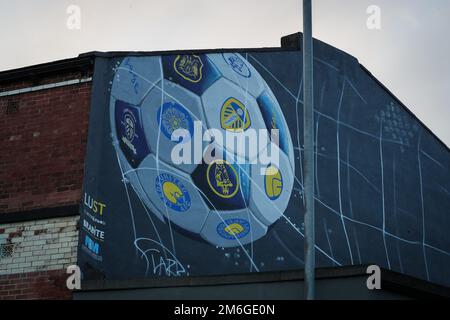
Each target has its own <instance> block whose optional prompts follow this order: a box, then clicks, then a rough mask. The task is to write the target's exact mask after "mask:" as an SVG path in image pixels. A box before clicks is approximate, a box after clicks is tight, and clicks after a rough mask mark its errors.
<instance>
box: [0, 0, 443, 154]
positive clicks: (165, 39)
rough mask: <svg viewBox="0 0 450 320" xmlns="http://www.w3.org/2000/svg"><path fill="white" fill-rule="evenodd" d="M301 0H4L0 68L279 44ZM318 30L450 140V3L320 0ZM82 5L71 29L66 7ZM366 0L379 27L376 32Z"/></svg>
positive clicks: (297, 26)
mask: <svg viewBox="0 0 450 320" xmlns="http://www.w3.org/2000/svg"><path fill="white" fill-rule="evenodd" d="M301 2H302V1H301V0H190V1H186V0H162V1H156V0H121V1H112V0H69V1H67V0H0V39H1V41H0V52H1V58H2V59H1V60H0V70H7V69H12V68H18V67H23V66H27V65H33V64H37V63H42V62H48V61H53V60H57V59H64V58H69V57H75V56H77V55H78V54H79V53H82V52H87V51H94V50H97V51H112V50H120V51H128V50H146V51H153V50H171V49H201V48H241V47H271V46H279V44H280V37H281V36H283V35H287V34H290V33H294V32H297V31H300V30H301ZM313 4H314V6H313V8H314V24H313V28H314V37H316V38H318V39H320V40H322V41H325V42H327V43H329V44H331V45H334V46H336V47H338V48H340V49H342V50H344V51H346V52H348V53H350V54H352V55H354V56H355V57H357V58H358V59H359V61H360V62H361V63H362V64H363V65H365V66H366V67H367V68H368V69H369V70H370V71H371V72H372V73H373V74H374V75H375V76H376V77H377V78H378V79H379V80H380V81H381V82H383V83H384V84H385V85H386V86H387V87H388V88H389V89H390V90H391V91H392V92H393V93H394V94H395V95H396V96H397V97H398V98H399V99H400V100H402V101H403V102H404V103H405V104H406V105H407V106H408V107H409V108H410V109H411V111H412V112H413V113H415V114H416V115H417V116H418V117H419V118H420V119H421V120H422V121H423V122H424V123H425V124H426V125H427V126H429V127H430V128H431V129H432V130H433V131H434V132H435V133H436V134H437V135H438V136H439V137H440V138H441V139H442V140H443V141H444V142H445V143H446V144H447V145H448V146H450V125H449V124H448V122H449V121H450V103H449V102H448V98H449V97H448V96H449V94H450V40H449V39H450V37H449V33H450V1H449V0H429V1H426V0H395V1H393V0H372V1H367V0H313ZM70 5H77V6H79V8H80V9H81V29H79V30H69V29H68V28H67V19H68V17H69V14H67V12H66V10H67V8H68V7H69V6H70ZM369 5H377V6H378V7H379V8H380V9H381V30H369V29H368V28H367V26H366V21H367V19H368V17H369V15H368V14H367V13H366V10H367V8H368V6H369Z"/></svg>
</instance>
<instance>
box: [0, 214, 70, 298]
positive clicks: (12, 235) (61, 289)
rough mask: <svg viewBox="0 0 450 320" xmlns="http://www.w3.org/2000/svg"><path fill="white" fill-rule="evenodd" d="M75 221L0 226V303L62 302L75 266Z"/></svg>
mask: <svg viewBox="0 0 450 320" xmlns="http://www.w3.org/2000/svg"><path fill="white" fill-rule="evenodd" d="M77 242H78V217H65V218H55V219H49V220H37V221H29V222H22V223H11V224H4V225H1V226H0V299H2V298H3V299H31V298H36V299H37V298H40V299H50V298H52V299H65V298H70V297H71V293H70V291H69V290H67V289H66V279H67V275H66V273H65V270H66V268H67V267H68V266H69V265H73V264H76V259H77V255H76V250H77Z"/></svg>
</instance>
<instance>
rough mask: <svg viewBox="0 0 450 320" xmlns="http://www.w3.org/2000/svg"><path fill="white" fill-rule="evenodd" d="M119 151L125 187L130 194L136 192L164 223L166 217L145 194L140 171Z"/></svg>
mask: <svg viewBox="0 0 450 320" xmlns="http://www.w3.org/2000/svg"><path fill="white" fill-rule="evenodd" d="M116 150H117V153H118V154H117V156H118V161H120V164H119V165H120V170H121V171H122V174H123V178H124V182H125V184H124V187H127V188H128V193H130V192H131V190H134V192H135V193H136V195H137V196H138V198H139V199H140V200H141V201H142V202H143V203H144V205H146V206H147V208H149V209H150V210H151V211H152V212H154V213H155V215H156V216H157V217H158V219H159V220H161V221H163V222H164V217H163V215H162V214H161V213H159V212H158V210H157V208H156V207H155V206H154V205H153V203H152V202H151V201H150V199H149V198H148V196H147V193H145V190H144V188H143V186H142V185H141V182H140V180H139V177H138V174H137V173H138V169H134V168H132V167H131V166H130V165H129V164H128V161H127V159H126V157H125V156H124V155H123V154H122V152H121V151H120V149H118V148H116Z"/></svg>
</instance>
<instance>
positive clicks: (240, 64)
mask: <svg viewBox="0 0 450 320" xmlns="http://www.w3.org/2000/svg"><path fill="white" fill-rule="evenodd" d="M222 56H223V58H224V59H225V61H226V62H227V63H228V65H229V66H230V67H231V69H233V70H234V71H235V72H236V73H238V74H239V75H241V76H243V77H245V78H250V77H251V75H252V73H251V71H250V68H249V67H247V65H246V64H245V62H244V61H243V60H242V59H241V58H240V57H239V56H238V55H237V54H235V53H224V54H222Z"/></svg>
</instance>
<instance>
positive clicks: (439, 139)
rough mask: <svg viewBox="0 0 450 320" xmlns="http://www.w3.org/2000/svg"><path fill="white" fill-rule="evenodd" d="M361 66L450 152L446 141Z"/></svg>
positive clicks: (363, 67)
mask: <svg viewBox="0 0 450 320" xmlns="http://www.w3.org/2000/svg"><path fill="white" fill-rule="evenodd" d="M359 66H360V67H361V69H362V70H363V71H364V72H366V73H367V74H368V75H369V76H370V77H371V78H372V79H373V80H374V81H375V82H376V83H377V84H378V85H379V86H380V87H381V88H382V89H384V90H385V91H386V92H387V93H388V94H389V95H391V96H392V98H394V100H395V101H396V102H397V103H398V104H399V105H400V106H401V107H403V109H405V110H406V112H408V113H409V114H410V115H411V116H412V117H413V118H414V119H415V120H417V121H418V122H419V123H420V124H421V125H422V127H424V128H425V129H426V130H427V131H428V133H430V134H431V135H432V136H433V137H435V138H436V139H437V140H438V142H440V143H441V144H442V145H443V146H444V147H445V148H446V149H447V151H448V152H450V148H449V146H447V144H445V143H444V141H442V140H441V138H439V137H438V136H437V135H436V134H435V133H434V132H433V131H432V130H431V129H430V128H428V126H427V125H426V124H425V123H423V121H422V120H420V119H419V117H418V116H416V115H415V114H414V112H412V111H411V110H410V109H409V108H408V107H407V106H406V105H405V104H404V103H403V102H402V101H401V100H400V99H399V98H397V97H396V96H395V94H393V93H392V91H391V90H389V89H388V88H387V87H386V86H385V85H384V84H383V83H382V82H381V81H380V80H378V79H377V78H376V77H375V76H374V75H373V74H372V72H370V71H369V69H367V68H366V67H365V66H364V65H362V64H359Z"/></svg>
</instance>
